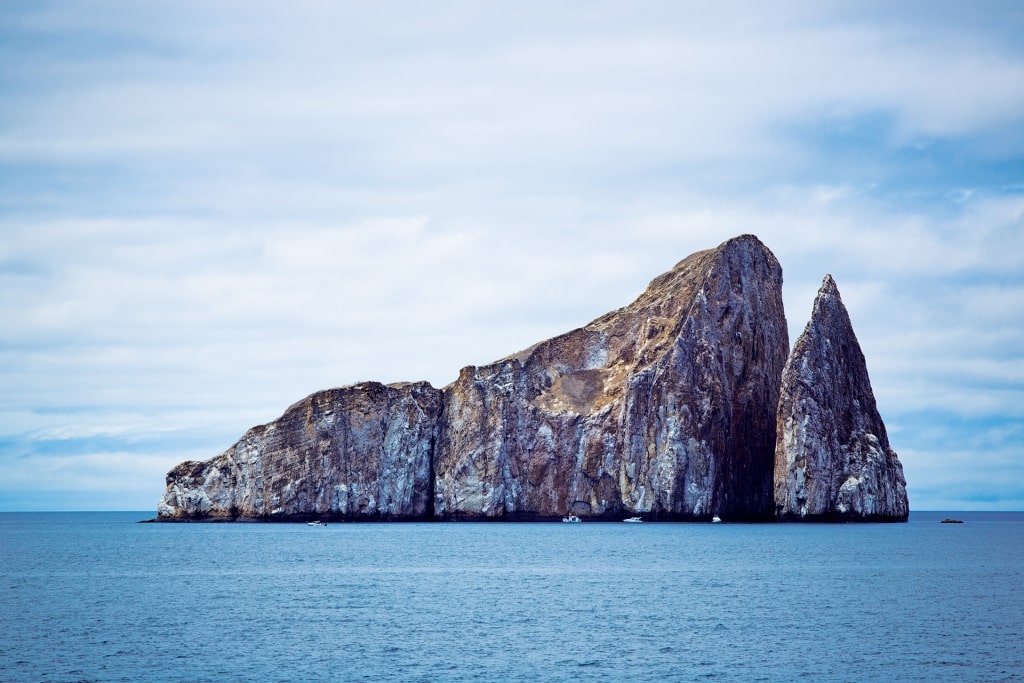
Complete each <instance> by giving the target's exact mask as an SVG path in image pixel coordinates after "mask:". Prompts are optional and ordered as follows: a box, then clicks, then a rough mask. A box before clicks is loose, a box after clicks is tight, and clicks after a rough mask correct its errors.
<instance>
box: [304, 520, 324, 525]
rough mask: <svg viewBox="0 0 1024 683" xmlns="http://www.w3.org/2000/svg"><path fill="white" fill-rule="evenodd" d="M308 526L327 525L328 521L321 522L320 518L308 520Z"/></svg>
mask: <svg viewBox="0 0 1024 683" xmlns="http://www.w3.org/2000/svg"><path fill="white" fill-rule="evenodd" d="M306 526H327V522H321V521H320V520H316V521H313V522H306Z"/></svg>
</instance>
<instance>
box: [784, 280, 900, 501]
mask: <svg viewBox="0 0 1024 683" xmlns="http://www.w3.org/2000/svg"><path fill="white" fill-rule="evenodd" d="M775 506H776V514H777V516H778V517H779V518H780V519H808V520H811V519H821V520H837V521H839V520H905V519H907V515H908V514H909V506H908V503H907V489H906V480H905V479H904V478H903V466H902V465H901V464H900V462H899V460H898V459H897V457H896V453H895V452H894V451H893V450H892V449H891V448H890V447H889V438H888V436H887V435H886V431H885V425H884V424H883V422H882V418H881V417H880V416H879V414H878V409H877V408H876V406H875V396H874V393H873V392H872V390H871V382H870V380H869V379H868V371H867V364H866V363H865V361H864V354H863V353H862V352H861V349H860V344H859V343H858V342H857V337H856V335H855V334H854V332H853V326H852V325H851V323H850V316H849V314H848V313H847V311H846V307H845V306H844V305H843V301H842V299H841V298H840V297H839V290H838V289H837V288H836V283H835V281H834V280H833V279H832V276H831V275H827V276H826V277H825V280H824V282H823V283H822V285H821V289H820V290H818V296H817V298H816V299H815V301H814V310H813V312H812V314H811V320H810V322H809V323H808V324H807V327H806V329H805V330H804V332H803V334H802V335H801V336H800V338H799V339H798V340H797V342H796V344H795V345H794V347H793V353H792V354H791V355H790V357H789V361H788V362H787V363H786V369H785V371H784V372H783V375H782V391H781V396H780V400H779V411H778V443H777V445H776V452H775Z"/></svg>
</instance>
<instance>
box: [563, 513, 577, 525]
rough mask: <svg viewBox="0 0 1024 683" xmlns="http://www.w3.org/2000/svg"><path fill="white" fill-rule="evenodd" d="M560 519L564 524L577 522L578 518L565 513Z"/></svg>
mask: <svg viewBox="0 0 1024 683" xmlns="http://www.w3.org/2000/svg"><path fill="white" fill-rule="evenodd" d="M562 521H563V522H565V523H566V524H579V523H580V518H579V517H577V516H576V515H566V516H565V517H562Z"/></svg>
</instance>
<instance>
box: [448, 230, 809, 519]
mask: <svg viewBox="0 0 1024 683" xmlns="http://www.w3.org/2000/svg"><path fill="white" fill-rule="evenodd" d="M788 351H789V341H788V336H787V330H786V319H785V314H784V312H783V306H782V269H781V268H780V266H779V263H778V261H777V260H776V259H775V257H774V255H772V253H771V252H770V251H769V250H768V249H767V248H766V247H765V246H764V245H763V244H762V243H761V242H760V241H759V240H758V239H757V238H756V237H753V236H751V235H745V236H741V237H737V238H735V239H732V240H729V241H727V242H725V243H724V244H722V245H721V246H719V247H718V248H717V249H712V250H708V251H703V252H698V253H696V254H693V255H692V256H690V257H688V258H687V259H685V260H683V261H682V262H680V263H679V264H678V265H677V266H676V267H675V268H673V269H672V270H671V271H669V272H668V273H666V274H664V275H662V276H660V277H658V278H657V279H655V280H654V281H653V282H652V283H651V284H650V286H649V287H648V289H647V291H646V292H644V294H643V295H641V296H640V297H639V298H638V299H637V300H636V301H635V302H634V303H632V304H631V305H629V306H627V307H625V308H622V309H619V310H617V311H614V312H612V313H609V314H607V315H605V316H603V317H601V318H598V319H597V320H595V321H593V322H592V323H590V324H589V325H587V326H585V327H583V328H581V329H578V330H574V331H572V332H569V333H567V334H564V335H561V336H559V337H555V338H553V339H550V340H548V341H545V342H542V343H540V344H538V345H536V346H534V347H532V348H530V349H527V350H526V351H523V352H521V353H518V354H515V355H513V356H510V357H508V358H505V359H503V360H501V361H498V362H496V363H493V364H491V365H487V366H482V367H472V366H471V367H467V368H464V369H463V370H462V372H461V374H460V375H459V378H458V380H456V381H455V382H454V383H453V384H451V385H449V386H448V387H446V389H445V401H444V412H443V416H442V424H441V429H440V433H439V437H438V445H437V450H436V456H435V473H436V483H435V490H436V497H435V513H436V515H437V516H438V517H440V518H479V517H484V518H494V517H508V518H529V517H531V516H536V517H545V516H557V515H561V514H565V513H567V512H571V513H575V514H577V515H580V516H615V515H622V514H626V513H629V514H633V513H638V512H639V513H648V514H649V515H650V516H652V517H655V518H662V519H704V518H710V517H711V516H712V515H719V516H721V517H722V518H723V519H767V518H771V517H772V515H773V512H774V509H773V500H772V473H773V467H774V450H775V406H776V405H777V403H778V388H779V382H780V378H781V373H782V368H783V366H784V364H785V360H786V357H787V355H788Z"/></svg>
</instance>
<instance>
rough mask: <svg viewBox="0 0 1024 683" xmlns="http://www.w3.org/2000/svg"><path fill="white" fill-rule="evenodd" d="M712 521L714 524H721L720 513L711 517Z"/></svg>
mask: <svg viewBox="0 0 1024 683" xmlns="http://www.w3.org/2000/svg"><path fill="white" fill-rule="evenodd" d="M711 523H712V524H721V523H722V518H721V517H719V516H718V515H715V516H714V517H712V518H711Z"/></svg>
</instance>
